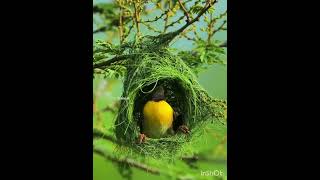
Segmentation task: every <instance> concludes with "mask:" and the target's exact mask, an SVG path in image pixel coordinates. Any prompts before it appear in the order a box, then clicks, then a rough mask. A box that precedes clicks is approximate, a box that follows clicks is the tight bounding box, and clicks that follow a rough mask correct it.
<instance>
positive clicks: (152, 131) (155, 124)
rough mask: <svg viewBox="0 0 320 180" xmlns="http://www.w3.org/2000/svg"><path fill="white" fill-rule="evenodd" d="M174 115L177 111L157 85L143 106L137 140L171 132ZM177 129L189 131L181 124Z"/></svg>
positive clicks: (162, 135)
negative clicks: (140, 128)
mask: <svg viewBox="0 0 320 180" xmlns="http://www.w3.org/2000/svg"><path fill="white" fill-rule="evenodd" d="M176 116H177V113H176V112H174V110H173V108H172V107H171V106H170V104H169V103H167V102H166V100H165V95H164V89H163V87H162V86H159V87H157V88H156V89H155V90H154V93H153V94H152V97H151V100H149V101H147V103H146V104H145V105H144V107H143V121H142V131H141V134H140V136H139V142H140V143H141V142H142V141H145V138H146V137H150V138H161V137H165V136H166V135H167V134H172V133H173V128H172V125H173V121H174V120H175V119H176ZM179 129H180V130H181V131H182V132H184V133H189V129H188V128H187V127H186V126H185V125H181V126H180V127H179Z"/></svg>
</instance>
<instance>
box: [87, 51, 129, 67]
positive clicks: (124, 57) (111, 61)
mask: <svg viewBox="0 0 320 180" xmlns="http://www.w3.org/2000/svg"><path fill="white" fill-rule="evenodd" d="M132 56H133V55H132V54H125V55H117V56H115V57H113V58H111V59H109V60H106V61H103V62H97V63H93V69H95V68H101V67H104V66H109V65H111V64H112V63H115V62H117V61H121V60H124V59H128V58H130V57H132Z"/></svg>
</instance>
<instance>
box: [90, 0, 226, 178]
mask: <svg viewBox="0 0 320 180" xmlns="http://www.w3.org/2000/svg"><path fill="white" fill-rule="evenodd" d="M100 2H110V1H108V0H99V1H98V0H94V1H93V4H95V3H100ZM215 7H216V9H215V14H217V15H218V14H221V13H222V12H224V11H225V10H226V8H227V3H226V0H220V1H219V2H218V4H217V5H216V6H215ZM202 23H203V22H202V21H200V22H198V23H197V26H201V24H202ZM159 26H161V25H160V24H159ZM95 28H96V25H95V24H94V25H93V29H95ZM142 32H145V33H147V30H146V29H145V30H143V31H142ZM199 33H203V32H201V31H199ZM93 38H94V41H96V40H98V39H99V40H106V39H107V38H110V37H108V34H106V33H97V34H94V36H93ZM215 39H218V40H221V41H224V40H226V39H227V33H226V31H223V32H218V33H217V34H216V35H215ZM171 47H174V48H179V49H191V48H192V47H193V45H192V42H190V41H188V40H186V39H179V40H177V41H175V42H174V43H173V44H172V46H171ZM225 58H226V57H225ZM198 80H199V82H200V84H201V85H202V86H203V87H204V88H205V89H206V90H207V91H208V93H209V94H210V95H211V96H213V97H216V98H220V99H227V65H212V66H211V67H209V68H208V69H207V70H204V71H203V72H200V73H199V78H198ZM93 91H94V96H95V103H96V108H97V109H98V110H101V109H103V108H105V107H106V106H108V105H112V104H113V103H114V102H115V101H117V100H118V97H120V96H121V94H122V81H121V80H115V79H104V78H102V77H100V76H96V77H95V79H94V81H93ZM97 116H99V117H97ZM113 118H114V114H113V113H112V112H103V113H99V115H97V114H94V120H93V124H94V127H96V128H100V129H101V128H102V129H104V130H108V127H111V126H113V121H112V119H113ZM226 135H227V129H226V126H223V125H220V124H212V125H210V126H208V127H207V130H206V134H205V137H204V138H203V141H201V142H200V144H198V145H195V147H199V152H200V153H204V154H206V155H207V156H208V157H210V159H212V160H210V161H200V162H199V163H197V167H198V168H197V169H192V168H189V169H190V170H188V173H189V174H190V175H194V174H196V175H198V176H199V175H200V173H201V171H207V170H210V171H214V170H219V171H222V172H223V177H215V176H209V177H203V178H205V179H226V175H227V167H226V166H227V162H226V156H227V149H226ZM94 145H95V146H101V147H104V148H105V149H106V150H108V151H110V152H112V151H115V149H114V148H115V147H114V145H112V144H111V143H110V142H105V141H103V140H95V141H94ZM165 166H167V167H166V168H170V166H169V165H167V164H163V167H164V168H165ZM186 168H188V167H186ZM131 169H132V179H133V180H135V179H139V180H140V179H142V180H143V179H150V178H152V179H167V178H168V177H167V176H157V175H152V174H149V173H146V172H145V171H142V170H139V169H136V168H131ZM182 171H183V168H182ZM181 173H183V172H181ZM184 173H186V172H184ZM200 178H201V177H200ZM93 179H94V180H105V179H123V177H122V176H121V174H120V173H119V170H118V167H117V166H116V165H115V164H114V163H112V162H110V161H107V160H106V159H104V158H103V157H101V156H99V155H96V154H94V155H93ZM197 179H198V178H197Z"/></svg>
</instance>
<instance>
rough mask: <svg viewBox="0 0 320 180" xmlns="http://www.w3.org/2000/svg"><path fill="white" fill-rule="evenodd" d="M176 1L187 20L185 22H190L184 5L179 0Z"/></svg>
mask: <svg viewBox="0 0 320 180" xmlns="http://www.w3.org/2000/svg"><path fill="white" fill-rule="evenodd" d="M178 2H179V5H180V7H181V9H182V10H183V13H184V15H185V16H186V17H187V20H186V21H187V22H190V15H189V13H188V11H187V9H186V8H185V7H184V5H183V4H182V2H181V0H178Z"/></svg>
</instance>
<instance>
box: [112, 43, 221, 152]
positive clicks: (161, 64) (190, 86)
mask: <svg viewBox="0 0 320 180" xmlns="http://www.w3.org/2000/svg"><path fill="white" fill-rule="evenodd" d="M154 43H155V42H153V44H154ZM154 47H156V46H154ZM126 68H127V74H126V76H125V80H124V86H123V95H122V97H123V100H122V101H121V104H120V108H119V112H118V116H117V119H116V122H115V132H116V137H117V139H118V140H119V141H120V142H122V143H123V144H126V146H130V147H131V149H133V150H135V151H138V152H139V153H142V154H144V155H149V156H154V157H167V156H168V155H170V156H174V155H175V154H176V153H175V152H177V151H180V152H182V153H183V152H184V151H187V150H186V149H185V148H184V147H185V146H184V145H186V144H187V143H192V141H193V140H195V139H199V138H198V137H199V136H200V135H201V132H202V131H201V130H203V126H204V125H205V124H206V123H208V122H212V121H213V120H214V119H217V118H218V117H219V116H221V113H223V114H224V112H221V111H223V110H221V108H223V107H222V106H224V105H221V104H224V102H222V101H219V100H216V99H213V98H211V97H210V96H209V95H208V93H207V92H206V91H205V90H204V89H203V88H202V87H201V86H200V84H199V83H198V82H197V79H196V76H195V75H194V73H193V72H192V70H191V69H190V68H189V67H188V66H187V65H186V64H185V62H184V61H183V60H182V59H181V58H179V57H178V56H176V55H173V54H172V53H170V52H169V51H168V50H167V49H166V48H160V49H159V50H156V49H154V48H153V49H151V50H150V48H149V50H148V51H144V52H143V53H141V51H140V53H138V55H137V56H134V58H132V59H130V60H129V61H128V62H127V64H126ZM159 85H162V86H163V87H164V89H165V93H166V94H165V95H166V98H167V99H166V101H167V102H168V103H169V104H170V105H171V106H172V107H173V109H174V110H175V111H177V112H178V113H179V114H181V116H179V118H178V119H176V120H175V121H174V124H173V129H174V130H177V127H178V126H179V125H181V124H185V125H187V126H188V127H189V129H190V131H191V132H190V134H189V135H185V134H183V133H176V134H175V135H172V136H169V137H165V138H160V139H152V138H147V140H146V142H144V143H142V144H139V143H137V139H138V136H139V133H140V126H139V122H141V121H142V109H143V106H144V104H145V103H146V102H147V101H148V100H149V98H150V96H151V94H152V92H153V90H154V89H155V88H156V87H157V86H159Z"/></svg>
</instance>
